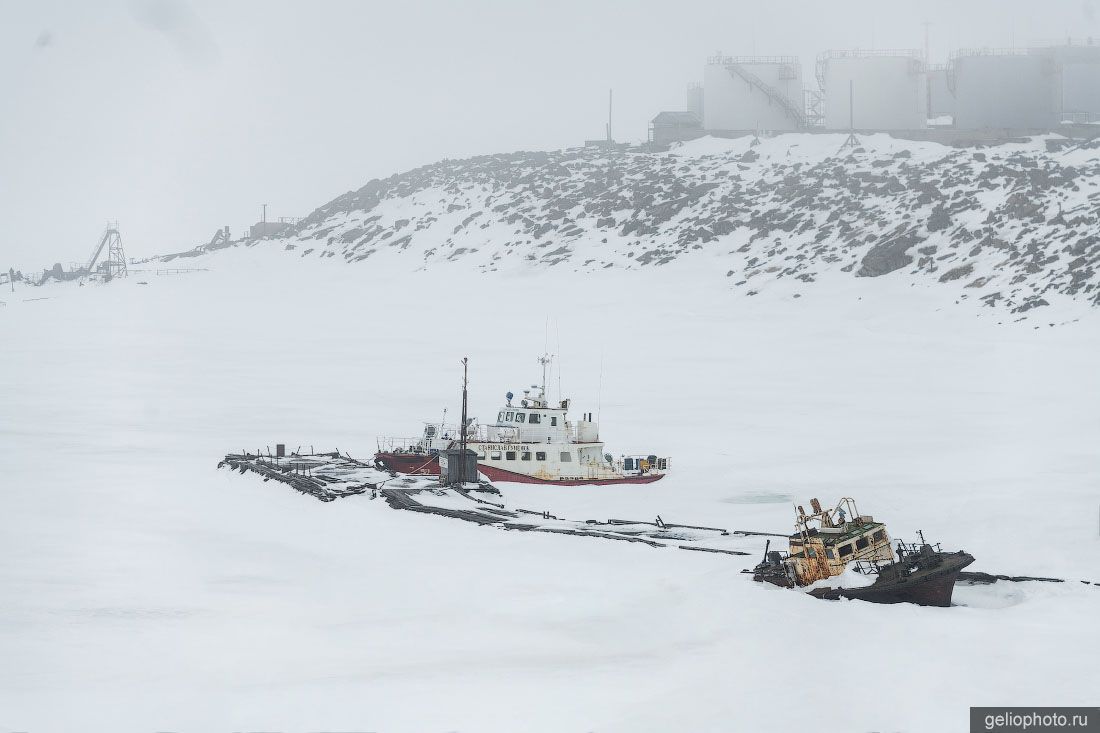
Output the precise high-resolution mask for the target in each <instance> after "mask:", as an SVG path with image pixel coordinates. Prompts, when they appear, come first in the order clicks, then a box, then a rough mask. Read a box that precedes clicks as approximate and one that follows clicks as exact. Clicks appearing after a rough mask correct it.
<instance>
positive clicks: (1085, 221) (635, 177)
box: [280, 135, 1100, 312]
mask: <svg viewBox="0 0 1100 733" xmlns="http://www.w3.org/2000/svg"><path fill="white" fill-rule="evenodd" d="M844 141H845V136H842V135H841V136H837V135H781V136H777V137H773V138H770V139H754V138H741V139H737V140H717V139H711V138H706V139H703V140H697V141H694V142H692V143H688V144H685V145H683V146H682V147H679V148H677V149H675V150H673V151H671V152H668V153H656V154H655V153H645V152H632V151H622V152H615V153H612V154H610V155H609V154H608V153H606V152H603V151H599V150H594V149H573V150H564V151H559V152H524V153H512V154H507V155H493V156H484V157H477V158H470V159H467V160H445V161H443V162H440V163H437V164H434V165H430V166H425V167H423V168H417V169H415V170H412V171H409V172H406V173H402V174H399V175H395V176H391V177H389V178H386V179H383V180H374V181H371V182H370V183H368V184H367V185H365V186H363V187H362V188H361V189H359V190H358V191H353V192H349V193H346V194H344V195H343V196H340V197H339V198H336V199H334V200H333V201H330V202H329V203H327V204H325V205H324V206H322V207H320V208H319V209H317V210H316V211H314V212H313V213H312V214H311V215H310V216H308V217H307V218H305V219H304V220H302V222H300V224H299V225H298V226H297V227H296V228H295V230H294V231H293V232H292V233H291V234H290V235H289V236H287V237H285V238H284V239H283V240H281V241H280V244H282V245H283V246H284V247H285V248H286V249H293V250H296V251H299V252H300V253H301V254H302V256H319V257H339V258H342V259H344V260H347V261H349V262H359V261H363V260H368V261H377V260H378V259H379V258H381V257H382V256H384V255H385V254H386V253H389V254H391V255H400V256H401V257H403V258H408V259H409V261H410V262H409V264H410V266H412V267H417V266H428V267H430V266H432V265H433V263H438V262H440V261H454V260H463V261H466V262H468V263H470V264H471V265H472V266H475V267H477V268H479V269H481V270H483V271H492V270H500V269H511V268H514V267H520V266H525V265H526V266H538V267H562V266H565V267H570V268H573V269H598V268H611V267H618V268H644V267H661V266H663V265H666V264H668V263H670V262H672V261H674V260H677V259H678V258H688V257H696V256H705V255H707V254H709V255H710V256H711V257H712V258H714V261H715V262H717V263H718V264H717V265H715V266H716V267H718V268H720V270H721V271H725V272H726V276H727V278H728V282H729V284H730V286H731V287H732V288H734V289H736V290H740V291H743V292H744V293H746V294H749V295H751V294H754V293H756V292H757V291H758V290H759V289H760V288H761V286H762V285H764V284H766V283H767V282H769V281H774V280H779V279H786V278H794V279H797V280H800V281H804V282H805V283H813V282H814V281H815V280H817V279H818V278H819V277H820V276H821V275H822V274H824V273H826V272H829V271H838V272H840V273H847V274H848V275H849V276H851V277H855V278H861V277H893V278H916V279H927V280H929V281H936V282H939V283H943V284H944V285H945V287H951V288H956V289H957V295H956V297H970V298H980V299H982V300H983V301H985V302H986V303H988V304H990V305H996V306H999V307H1006V308H1009V309H1011V310H1012V311H1014V312H1025V311H1028V310H1030V309H1033V308H1035V307H1037V306H1043V305H1046V304H1048V303H1049V302H1050V301H1051V300H1052V299H1054V298H1055V297H1059V296H1070V297H1075V298H1080V299H1087V300H1088V301H1089V302H1091V303H1092V304H1097V303H1100V287H1098V285H1100V280H1098V277H1097V265H1098V261H1100V226H1098V225H1100V161H1098V159H1097V152H1098V150H1100V143H1089V144H1085V145H1081V144H1079V143H1076V142H1070V141H1066V140H1063V139H1061V138H1055V137H1047V138H1035V139H1030V140H1024V141H1018V142H1012V143H1006V144H1002V145H997V146H992V147H985V148H959V149H956V148H950V147H945V146H942V145H938V144H933V143H916V142H910V141H902V140H896V139H893V138H891V137H888V136H885V135H874V136H865V137H863V138H861V140H860V141H859V145H858V146H856V147H851V146H848V147H844V146H843V143H844ZM372 258H375V259H374V260H372Z"/></svg>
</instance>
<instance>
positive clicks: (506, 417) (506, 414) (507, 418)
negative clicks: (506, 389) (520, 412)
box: [504, 412, 512, 422]
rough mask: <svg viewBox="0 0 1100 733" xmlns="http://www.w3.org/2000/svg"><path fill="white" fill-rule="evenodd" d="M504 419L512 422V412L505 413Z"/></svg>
mask: <svg viewBox="0 0 1100 733" xmlns="http://www.w3.org/2000/svg"><path fill="white" fill-rule="evenodd" d="M504 421H505V422H512V413H511V412H508V413H505V415H504Z"/></svg>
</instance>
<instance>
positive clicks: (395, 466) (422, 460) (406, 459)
mask: <svg viewBox="0 0 1100 733" xmlns="http://www.w3.org/2000/svg"><path fill="white" fill-rule="evenodd" d="M374 460H375V461H376V462H377V463H379V464H381V465H382V466H383V467H384V468H387V469H389V470H390V471H396V472H398V473H413V474H418V475H424V476H438V475H439V459H437V458H436V457H435V456H426V455H424V454H423V453H387V452H384V451H379V452H378V453H376V454H375V455H374Z"/></svg>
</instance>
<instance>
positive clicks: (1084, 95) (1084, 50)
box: [1032, 38, 1100, 124]
mask: <svg viewBox="0 0 1100 733" xmlns="http://www.w3.org/2000/svg"><path fill="white" fill-rule="evenodd" d="M1032 52H1033V53H1036V54H1040V55H1045V56H1048V57H1050V58H1051V59H1053V60H1054V62H1055V64H1056V65H1057V66H1058V68H1059V69H1060V70H1061V74H1062V78H1061V88H1060V89H1059V92H1058V94H1059V97H1060V104H1059V108H1060V111H1061V116H1062V122H1073V123H1078V124H1095V123H1098V122H1100V46H1098V45H1094V43H1093V40H1092V39H1091V38H1089V39H1087V40H1085V41H1083V42H1076V41H1073V40H1070V39H1067V40H1066V41H1065V42H1064V43H1061V44H1054V45H1050V46H1045V47H1040V48H1035V49H1033V50H1032Z"/></svg>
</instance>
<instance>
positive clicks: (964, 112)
mask: <svg viewBox="0 0 1100 733" xmlns="http://www.w3.org/2000/svg"><path fill="white" fill-rule="evenodd" d="M814 72H815V73H814V77H815V78H814V80H815V81H816V84H814V85H813V86H804V85H803V79H802V66H801V63H800V62H799V60H798V58H796V57H794V56H721V55H718V56H712V57H710V58H708V59H707V61H706V65H705V66H704V69H703V83H702V84H701V85H700V84H690V85H689V86H688V88H687V96H686V99H685V110H683V111H668V112H662V113H660V114H659V115H657V116H656V117H655V118H653V120H652V122H651V125H650V141H651V142H652V143H653V144H656V145H667V144H668V143H670V142H673V141H676V140H689V139H692V138H694V137H699V136H700V135H703V134H712V135H743V134H747V133H751V132H757V133H759V132H794V131H808V132H813V131H816V130H820V131H827V130H832V131H846V130H848V129H854V130H858V131H872V130H873V131H884V132H894V133H904V134H909V135H910V136H916V137H918V138H919V139H943V140H945V141H966V140H979V139H981V140H994V139H998V138H1000V137H1005V136H1009V135H1020V134H1026V133H1028V132H1035V131H1041V130H1060V131H1062V132H1064V133H1066V134H1071V135H1075V136H1084V137H1092V136H1094V135H1096V136H1100V45H1096V44H1094V43H1093V42H1092V39H1087V40H1085V41H1073V40H1069V39H1067V40H1065V41H1063V42H1056V43H1051V44H1047V45H1042V46H1034V47H1031V48H1020V49H984V48H983V49H964V50H959V51H956V52H954V53H953V54H951V57H950V59H949V62H948V63H947V64H946V65H939V66H931V65H929V64H928V59H927V58H926V52H922V51H918V50H914V49H902V50H865V49H852V50H830V51H825V52H823V53H821V54H820V55H818V57H817V59H816V64H815V68H814ZM696 121H698V122H699V123H701V124H699V125H697V124H696Z"/></svg>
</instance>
